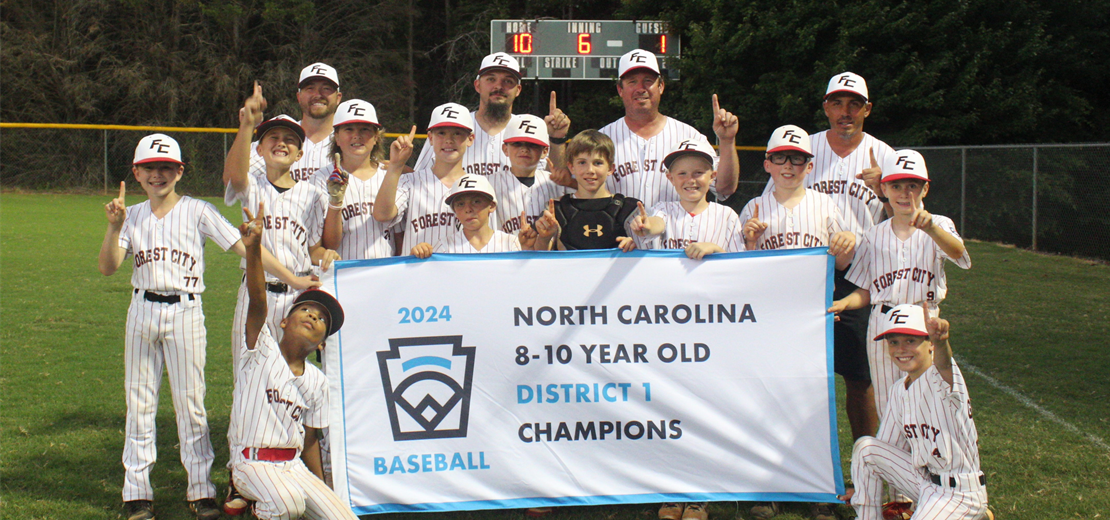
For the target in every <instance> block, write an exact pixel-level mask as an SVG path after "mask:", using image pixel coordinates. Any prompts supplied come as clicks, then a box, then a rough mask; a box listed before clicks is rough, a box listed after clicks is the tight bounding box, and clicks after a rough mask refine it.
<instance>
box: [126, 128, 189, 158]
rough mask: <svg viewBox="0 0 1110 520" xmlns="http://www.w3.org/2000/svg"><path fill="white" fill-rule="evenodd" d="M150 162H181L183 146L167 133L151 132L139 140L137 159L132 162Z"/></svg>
mask: <svg viewBox="0 0 1110 520" xmlns="http://www.w3.org/2000/svg"><path fill="white" fill-rule="evenodd" d="M150 162H172V163H177V164H185V163H183V162H181V146H179V145H178V144H177V141H175V140H174V139H173V138H172V137H170V136H168V135H166V134H150V135H148V136H146V137H144V138H142V139H140V140H139V144H138V145H137V146H135V160H134V161H131V164H143V163H150Z"/></svg>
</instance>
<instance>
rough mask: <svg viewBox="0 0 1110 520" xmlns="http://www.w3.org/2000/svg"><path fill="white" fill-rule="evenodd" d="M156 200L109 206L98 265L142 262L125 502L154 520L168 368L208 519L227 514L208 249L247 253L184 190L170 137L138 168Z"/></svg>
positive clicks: (146, 145)
mask: <svg viewBox="0 0 1110 520" xmlns="http://www.w3.org/2000/svg"><path fill="white" fill-rule="evenodd" d="M131 172H132V175H134V177H135V180H136V181H138V182H139V184H140V185H141V186H142V187H143V191H145V192H146V194H147V197H148V199H147V200H146V201H144V202H142V203H139V204H136V205H134V206H131V207H127V205H126V204H125V203H124V195H125V193H126V186H125V185H124V183H123V182H121V183H120V191H119V197H118V198H116V199H113V200H112V201H111V202H109V203H108V204H107V205H106V206H105V214H106V216H107V218H108V230H107V232H106V233H105V235H104V242H103V244H101V248H100V255H99V258H98V264H99V269H100V272H101V273H102V274H104V275H105V276H109V275H112V274H114V273H115V272H116V271H117V270H118V269H119V267H120V265H121V264H122V263H123V260H124V259H125V258H126V257H127V256H132V257H134V270H133V271H132V273H131V285H132V286H134V290H133V291H132V294H131V305H130V307H129V308H128V312H127V329H126V331H127V337H126V343H125V344H126V347H125V351H124V352H125V355H124V360H125V364H124V366H125V369H124V374H125V389H126V400H127V419H126V421H127V422H126V432H125V436H124V447H123V467H124V484H123V500H124V502H125V505H126V508H127V517H128V519H129V520H149V519H152V518H154V506H153V498H154V488H153V487H152V486H151V483H150V472H151V470H152V468H153V467H154V461H155V459H156V458H157V446H156V443H155V429H154V418H155V415H157V411H158V391H159V387H160V386H161V383H162V370H163V366H165V367H166V368H167V371H168V373H169V381H170V392H171V393H172V395H173V405H174V413H175V415H176V416H177V431H178V439H179V444H180V447H181V463H182V465H183V466H184V467H185V472H186V474H187V475H188V479H189V487H188V490H187V491H186V499H187V500H188V501H189V508H190V509H191V510H192V511H193V513H195V514H196V516H197V518H199V519H212V518H216V517H218V516H219V510H218V509H217V506H216V502H215V500H214V498H213V497H214V496H215V492H216V488H215V487H214V486H213V484H212V480H211V478H210V475H211V470H212V461H213V458H214V454H213V451H212V442H211V440H210V439H209V430H208V416H207V413H206V412H205V409H204V395H205V382H204V365H205V359H206V354H207V333H206V332H205V328H204V310H203V306H202V303H201V293H203V292H204V289H205V285H204V242H205V238H210V239H212V240H213V241H214V242H216V244H217V245H219V246H220V247H221V248H222V249H224V250H225V251H226V250H232V251H235V252H236V253H238V254H239V255H240V256H242V255H243V254H245V250H244V249H243V245H242V244H241V243H240V241H239V237H238V236H237V234H236V233H235V228H234V227H233V226H232V225H231V223H229V222H228V221H227V219H225V218H224V217H223V216H222V215H220V213H219V210H217V209H216V208H215V206H213V205H212V204H210V203H208V202H205V201H202V200H197V199H194V198H192V197H186V196H182V195H179V194H178V193H177V192H176V191H175V189H174V188H175V186H176V185H177V182H178V181H179V180H181V176H182V175H183V174H184V172H185V166H184V163H182V161H181V148H180V147H179V146H178V144H177V141H175V140H174V139H173V138H172V137H170V136H168V135H164V134H153V135H148V136H146V137H144V138H143V139H142V140H140V141H139V144H138V146H136V147H135V158H134V161H133V166H132V168H131ZM261 255H262V257H263V261H264V262H265V263H266V268H267V270H269V271H271V272H273V273H276V276H277V278H278V279H281V280H283V282H285V283H305V284H307V283H309V280H308V279H302V280H298V279H296V278H294V277H293V275H292V273H290V272H289V271H288V270H287V269H285V268H283V267H282V266H281V265H280V264H279V263H278V262H277V261H276V260H275V259H274V258H273V257H272V256H270V255H269V253H267V252H265V251H263V252H262V253H261Z"/></svg>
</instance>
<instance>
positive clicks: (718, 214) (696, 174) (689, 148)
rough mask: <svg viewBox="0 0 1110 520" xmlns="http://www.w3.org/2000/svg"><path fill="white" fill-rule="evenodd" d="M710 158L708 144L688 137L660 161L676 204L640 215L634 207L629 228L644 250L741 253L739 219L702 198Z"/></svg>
mask: <svg viewBox="0 0 1110 520" xmlns="http://www.w3.org/2000/svg"><path fill="white" fill-rule="evenodd" d="M715 156H716V153H715V152H714V151H713V148H712V147H711V146H709V145H708V144H706V143H704V142H702V141H701V140H697V139H690V140H686V141H682V142H680V143H679V144H678V146H676V147H675V148H674V149H673V150H671V152H670V153H668V154H667V155H666V156H665V157H664V158H663V167H664V168H665V169H666V176H667V180H668V181H670V182H671V185H672V186H674V190H675V192H677V193H678V197H679V200H677V201H663V202H658V203H656V204H655V205H654V206H652V208H651V211H650V212H647V211H644V205H643V203H638V209H639V213H638V214H637V215H636V216H635V217H634V218H633V220H632V224H631V229H632V232H633V233H636V234H637V235H638V236H640V237H642V238H643V239H644V242H645V248H650V249H682V250H684V251H685V252H686V256H687V257H688V258H691V259H694V260H701V259H702V258H704V257H705V255H709V254H713V253H725V252H728V253H735V252H738V251H743V250H744V239H743V236H742V235H741V234H740V230H741V228H742V226H741V221H740V218H739V217H737V216H736V212H734V211H732V210H731V209H730V208H728V207H726V206H722V205H720V204H717V203H715V202H709V201H708V200H706V194H707V193H709V189H710V186H711V185H712V184H713V182H714V181H715V180H716V178H717V172H716V171H714V170H713V162H714V159H715ZM649 214H650V215H651V216H648V215H649ZM652 237H654V238H652Z"/></svg>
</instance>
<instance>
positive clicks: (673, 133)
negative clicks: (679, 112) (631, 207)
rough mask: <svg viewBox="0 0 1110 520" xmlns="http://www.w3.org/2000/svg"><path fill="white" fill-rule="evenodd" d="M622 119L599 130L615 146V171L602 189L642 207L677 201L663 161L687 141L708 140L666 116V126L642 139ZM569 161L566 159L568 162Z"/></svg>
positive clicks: (715, 159) (715, 188) (715, 190)
mask: <svg viewBox="0 0 1110 520" xmlns="http://www.w3.org/2000/svg"><path fill="white" fill-rule="evenodd" d="M664 117H665V116H664ZM624 119H625V118H623V117H622V118H620V119H618V120H616V121H613V122H612V123H609V124H608V125H605V127H604V128H602V129H601V133H603V134H605V135H607V136H609V138H610V139H612V140H613V145H614V147H615V149H614V156H613V166H614V167H615V170H614V171H613V174H612V175H610V176H609V178H608V179H606V180H605V186H606V187H607V188H609V191H610V192H611V193H620V194H622V195H624V196H626V197H632V198H634V199H639V200H640V201H642V202H643V203H644V207H646V208H650V207H652V206H655V204H656V203H658V202H664V201H677V200H679V197H678V192H677V191H675V189H674V185H673V184H671V182H670V181H668V180H667V177H666V175H665V174H664V173H663V172H664V168H663V158H664V157H666V156H667V154H668V153H670V152H671V150H673V149H674V147H676V146H678V144H679V143H681V142H682V141H685V140H687V139H700V140H702V141H704V142H705V144H707V145H708V144H709V140H708V139H706V138H705V136H704V135H702V133H701V132H698V131H697V130H695V129H694V127H692V126H690V125H688V124H686V123H683V122H681V121H679V120H677V119H673V118H670V117H667V123H666V124H665V125H663V130H662V131H661V132H659V133H658V134H655V135H654V136H652V137H651V138H650V139H644V138H643V137H640V136H638V135H636V133H635V132H633V131H632V130H631V129H630V128H628V124H627V123H625V121H624ZM570 159H571V158H570V157H568V158H567V160H568V161H569V160H570ZM719 162H720V161H719V159H718V158H716V157H714V158H713V169H717V165H718V163H719ZM709 189H710V191H712V192H714V193H716V192H717V187H716V186H715V185H711V186H710V188H709Z"/></svg>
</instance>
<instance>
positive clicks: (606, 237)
mask: <svg viewBox="0 0 1110 520" xmlns="http://www.w3.org/2000/svg"><path fill="white" fill-rule="evenodd" d="M635 208H636V200H635V199H629V198H626V197H625V196H624V195H621V194H619V193H618V194H616V195H613V196H612V197H607V198H604V199H576V198H574V197H573V196H571V195H563V197H562V198H561V199H559V201H558V202H556V203H555V218H556V219H557V220H558V221H559V226H560V227H561V228H562V233H561V234H560V235H559V238H560V239H561V240H562V241H563V246H564V247H566V248H567V249H611V248H614V247H617V245H618V243H617V237H618V236H623V235H625V231H624V221H625V219H627V218H628V216H629V215H630V214H631V213H632V211H631V210H634V209H635Z"/></svg>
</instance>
